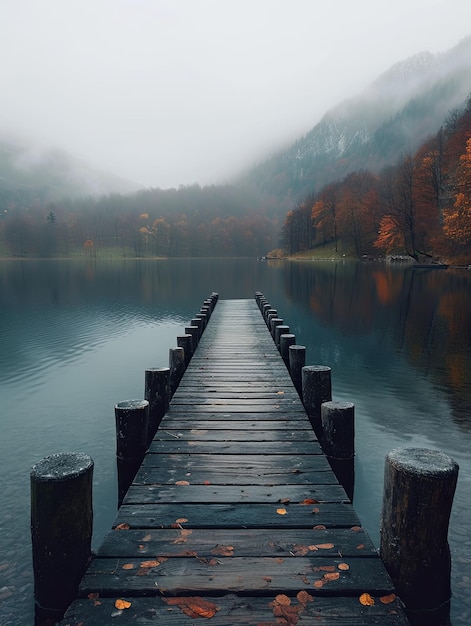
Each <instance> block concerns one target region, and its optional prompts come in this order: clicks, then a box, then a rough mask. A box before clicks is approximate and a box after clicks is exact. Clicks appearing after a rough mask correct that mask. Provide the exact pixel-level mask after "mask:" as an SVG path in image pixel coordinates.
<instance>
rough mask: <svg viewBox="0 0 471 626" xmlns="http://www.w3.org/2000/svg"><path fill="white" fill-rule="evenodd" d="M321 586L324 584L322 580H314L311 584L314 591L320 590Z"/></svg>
mask: <svg viewBox="0 0 471 626" xmlns="http://www.w3.org/2000/svg"><path fill="white" fill-rule="evenodd" d="M323 586H324V582H323V581H322V580H315V581H314V583H313V587H315V588H316V589H320V588H321V587H323Z"/></svg>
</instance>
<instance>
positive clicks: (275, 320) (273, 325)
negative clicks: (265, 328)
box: [270, 317, 284, 341]
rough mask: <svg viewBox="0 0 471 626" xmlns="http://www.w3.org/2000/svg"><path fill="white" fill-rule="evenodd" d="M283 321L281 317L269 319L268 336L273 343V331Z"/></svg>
mask: <svg viewBox="0 0 471 626" xmlns="http://www.w3.org/2000/svg"><path fill="white" fill-rule="evenodd" d="M283 322H284V320H283V319H282V318H281V317H271V318H270V334H271V336H272V337H273V341H275V329H276V327H277V326H281V325H282V324H283Z"/></svg>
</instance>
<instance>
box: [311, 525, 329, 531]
mask: <svg viewBox="0 0 471 626" xmlns="http://www.w3.org/2000/svg"><path fill="white" fill-rule="evenodd" d="M326 529H327V527H326V526H324V524H317V526H313V527H312V530H326Z"/></svg>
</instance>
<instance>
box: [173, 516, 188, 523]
mask: <svg viewBox="0 0 471 626" xmlns="http://www.w3.org/2000/svg"><path fill="white" fill-rule="evenodd" d="M187 521H188V520H187V519H186V517H179V518H178V519H176V520H175V523H176V524H186V522H187Z"/></svg>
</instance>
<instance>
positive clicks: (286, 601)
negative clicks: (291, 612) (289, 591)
mask: <svg viewBox="0 0 471 626" xmlns="http://www.w3.org/2000/svg"><path fill="white" fill-rule="evenodd" d="M274 602H276V603H277V604H282V605H283V606H289V605H290V604H291V598H289V597H288V596H285V594H284V593H280V594H279V595H277V596H276V597H275V600H274Z"/></svg>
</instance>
